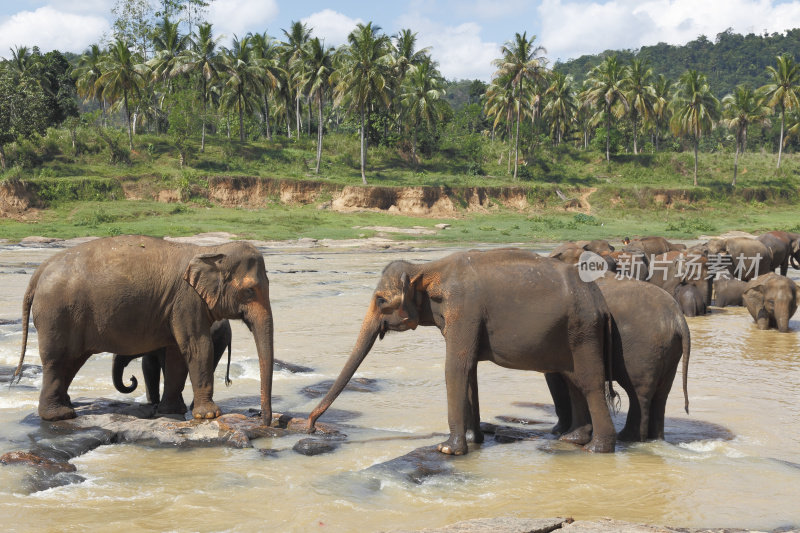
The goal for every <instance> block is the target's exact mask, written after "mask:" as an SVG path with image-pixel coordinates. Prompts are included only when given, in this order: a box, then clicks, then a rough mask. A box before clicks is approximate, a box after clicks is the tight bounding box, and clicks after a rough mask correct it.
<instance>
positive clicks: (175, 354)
mask: <svg viewBox="0 0 800 533" xmlns="http://www.w3.org/2000/svg"><path fill="white" fill-rule="evenodd" d="M188 375H189V368H188V367H187V366H186V361H185V360H184V359H183V356H182V355H181V353H180V352H179V351H178V347H177V346H172V347H169V348H166V351H165V353H164V396H163V397H162V398H161V401H160V402H159V404H158V413H160V414H180V415H182V414H184V413H186V404H185V403H184V402H183V388H184V386H185V385H186V376H188Z"/></svg>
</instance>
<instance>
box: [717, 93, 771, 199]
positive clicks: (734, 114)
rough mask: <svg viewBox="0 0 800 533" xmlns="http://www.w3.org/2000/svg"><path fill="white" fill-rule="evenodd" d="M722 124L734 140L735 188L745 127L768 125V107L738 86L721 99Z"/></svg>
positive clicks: (745, 135) (745, 134)
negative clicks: (730, 131) (732, 134)
mask: <svg viewBox="0 0 800 533" xmlns="http://www.w3.org/2000/svg"><path fill="white" fill-rule="evenodd" d="M722 109H723V111H724V117H725V120H724V123H725V125H726V126H727V127H729V128H730V129H731V130H733V133H734V136H735V138H736V156H735V157H734V160H733V182H732V183H731V185H733V186H734V187H735V186H736V174H737V171H738V167H739V151H740V150H741V152H744V147H745V143H746V141H747V126H749V125H750V124H768V123H769V118H768V116H769V113H770V109H769V107H768V106H767V105H766V104H764V99H763V97H761V96H760V95H758V94H756V93H755V92H754V91H753V90H752V89H751V88H750V87H748V86H746V85H738V86H737V87H736V89H735V90H734V92H733V93H731V94H728V95H725V97H724V98H723V99H722Z"/></svg>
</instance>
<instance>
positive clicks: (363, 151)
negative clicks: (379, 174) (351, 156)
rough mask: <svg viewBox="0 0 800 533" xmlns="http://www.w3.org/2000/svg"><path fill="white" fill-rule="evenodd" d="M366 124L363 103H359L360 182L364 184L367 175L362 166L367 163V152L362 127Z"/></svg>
mask: <svg viewBox="0 0 800 533" xmlns="http://www.w3.org/2000/svg"><path fill="white" fill-rule="evenodd" d="M365 127H366V124H365V123H364V105H363V104H362V105H361V182H362V183H363V184H364V185H366V184H367V175H366V174H365V172H364V167H365V166H366V165H367V154H366V149H365V146H364V128H365Z"/></svg>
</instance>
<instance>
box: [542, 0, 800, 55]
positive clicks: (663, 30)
mask: <svg viewBox="0 0 800 533" xmlns="http://www.w3.org/2000/svg"><path fill="white" fill-rule="evenodd" d="M539 15H540V17H541V24H542V31H541V36H540V39H538V41H539V42H540V43H542V44H543V45H544V46H545V47H546V48H547V50H548V57H549V58H550V59H551V60H552V61H555V60H556V59H561V60H568V59H571V58H576V57H578V56H580V55H582V54H592V53H599V52H602V51H604V50H608V49H622V48H631V49H636V48H639V47H641V46H645V45H653V44H657V43H659V42H666V43H669V44H685V43H687V42H688V41H691V40H692V39H696V38H697V37H698V36H699V35H701V34H703V35H706V36H707V37H708V38H709V39H711V40H713V39H714V37H715V36H716V35H717V34H718V33H720V32H723V31H725V30H726V29H728V28H732V29H733V31H734V32H736V33H757V34H758V33H762V32H763V31H765V30H766V31H769V32H770V33H771V32H780V31H784V30H786V29H789V28H792V27H795V26H797V24H798V21H800V3H798V2H791V3H782V4H777V3H776V2H775V1H773V0H702V1H698V0H644V1H642V0H612V1H607V2H588V3H587V2H578V1H575V0H543V1H542V4H541V5H540V6H539Z"/></svg>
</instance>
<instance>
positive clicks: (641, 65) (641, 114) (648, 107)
mask: <svg viewBox="0 0 800 533" xmlns="http://www.w3.org/2000/svg"><path fill="white" fill-rule="evenodd" d="M652 78H653V69H651V68H650V67H649V66H648V65H647V61H643V60H641V59H632V60H631V64H630V66H628V69H627V76H625V77H624V78H623V80H622V86H623V88H624V91H625V98H626V99H627V100H628V114H629V115H630V117H631V124H632V126H633V153H634V155H635V154H638V153H639V151H638V147H637V140H638V134H639V123H640V121H641V120H643V119H644V120H646V119H648V118H649V117H650V116H651V115H652V114H653V112H654V103H655V100H656V91H655V88H654V87H653V86H652V85H651V84H650V80H651V79H652Z"/></svg>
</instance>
